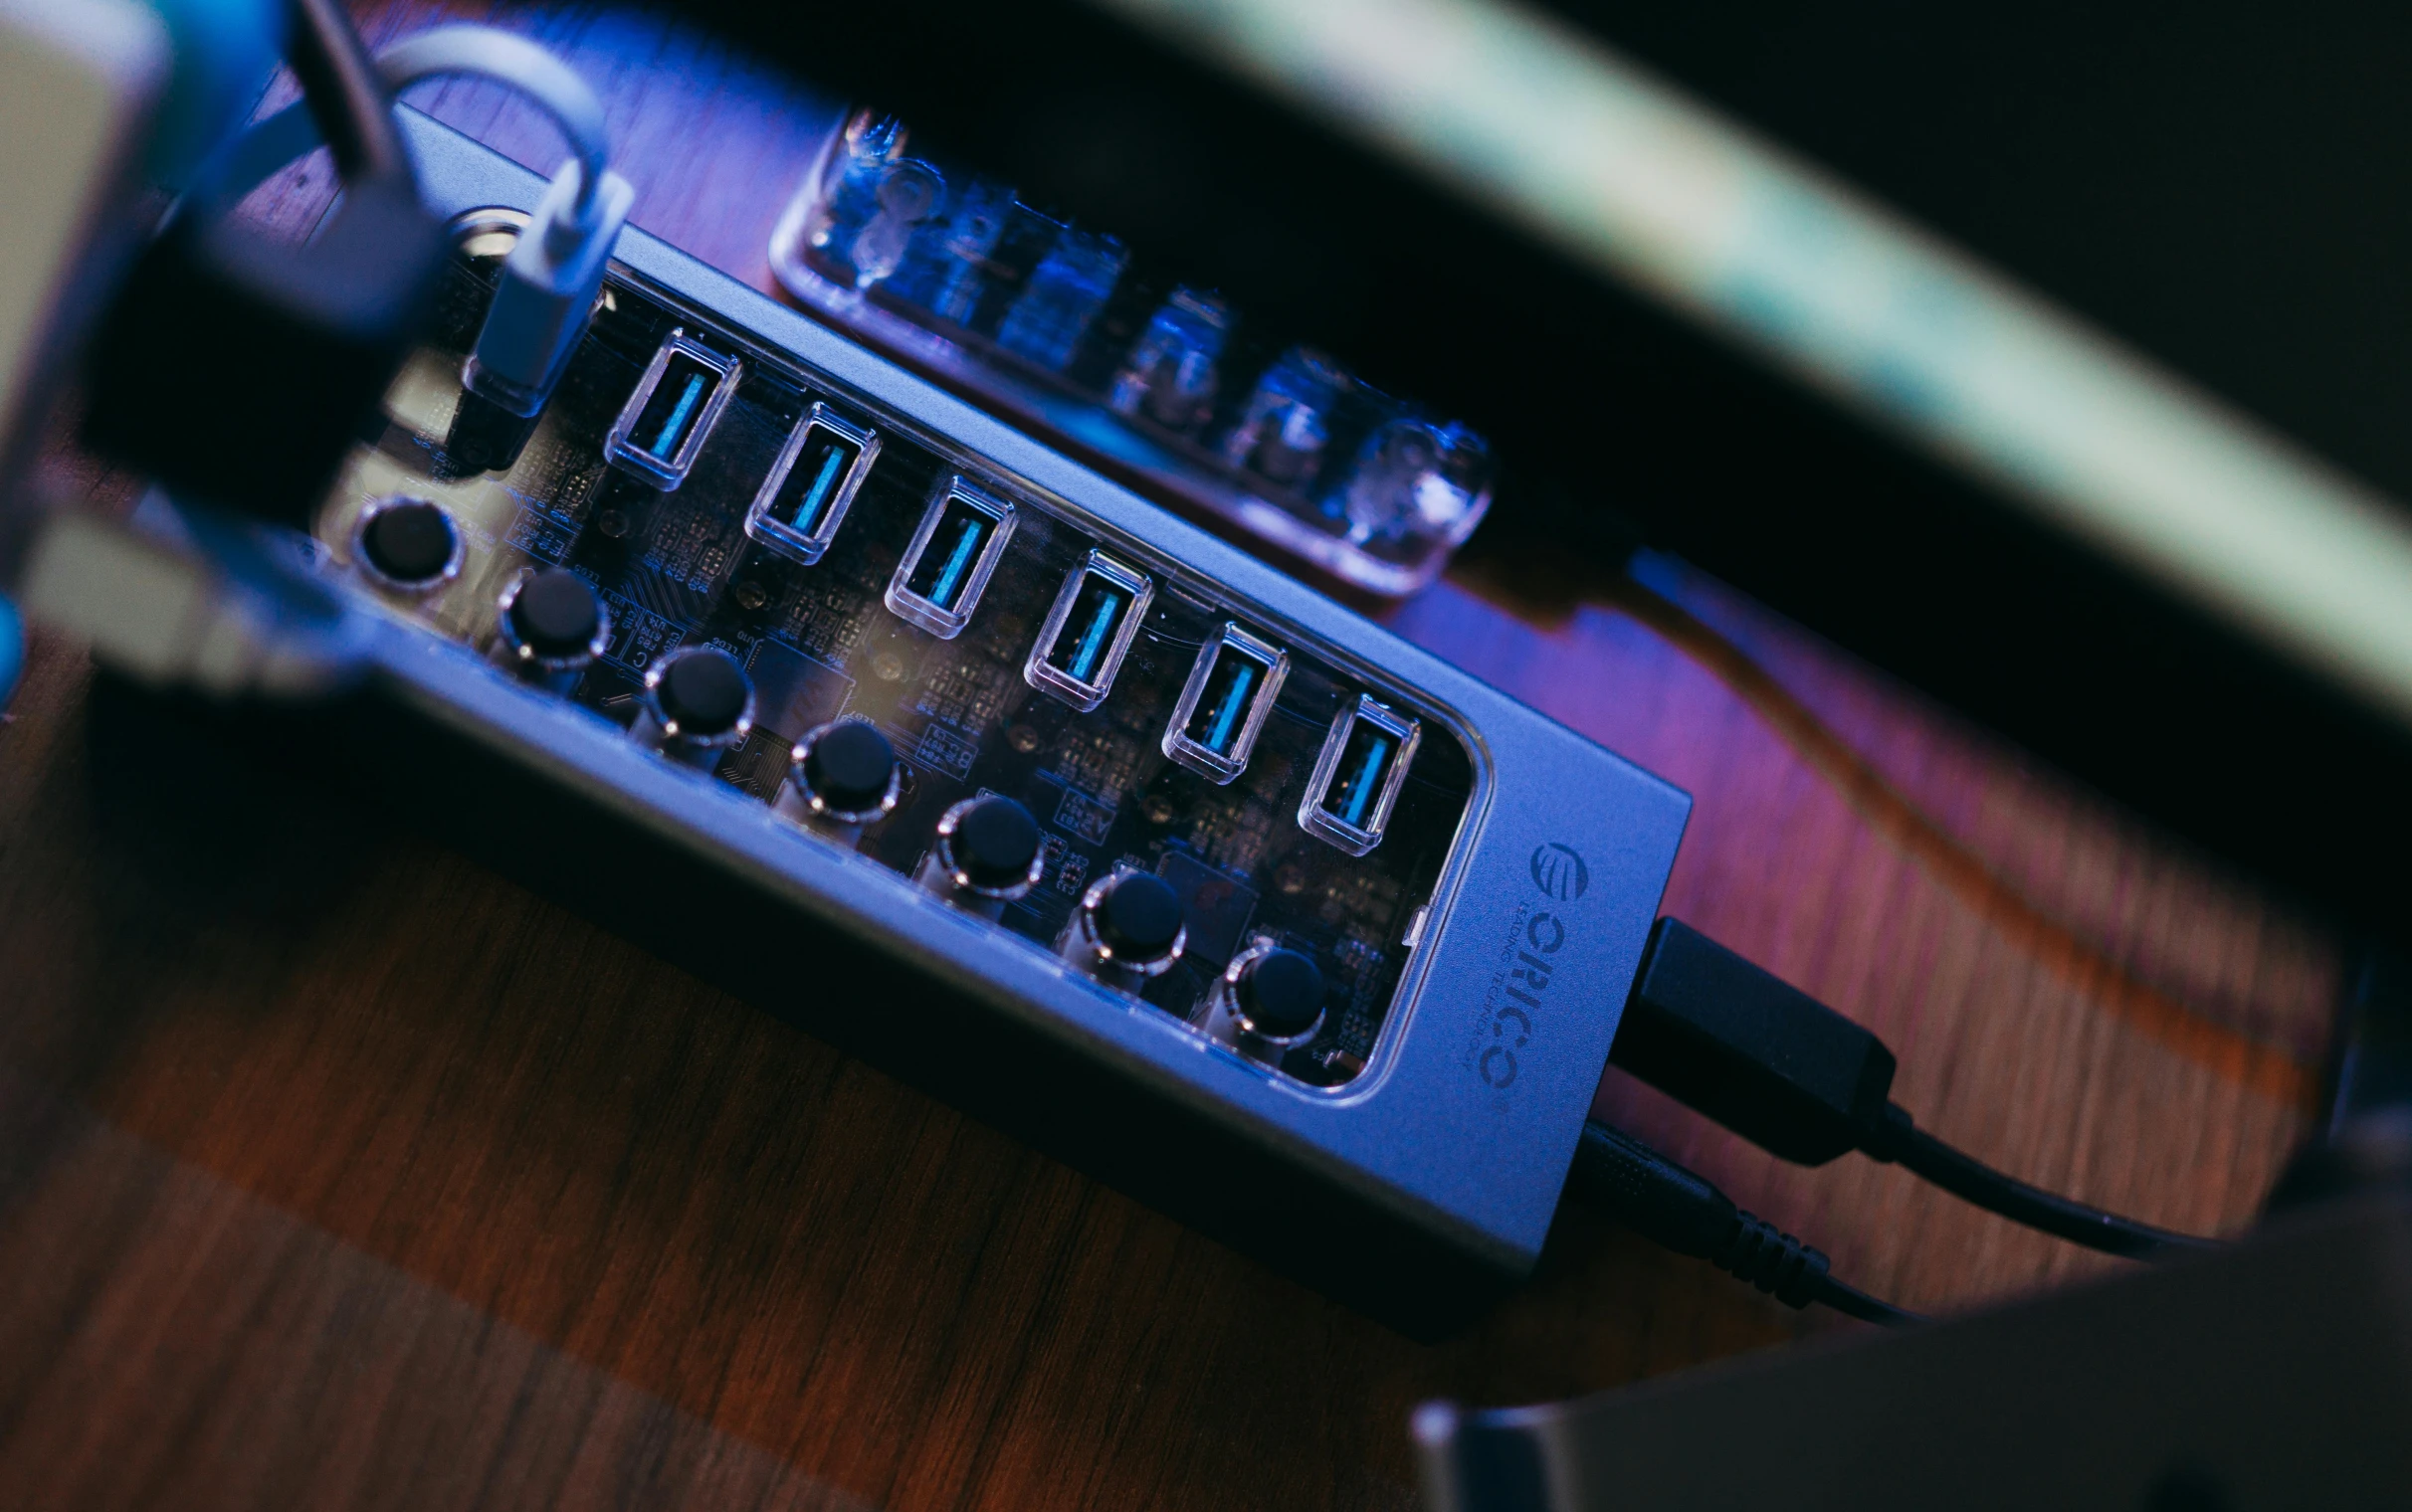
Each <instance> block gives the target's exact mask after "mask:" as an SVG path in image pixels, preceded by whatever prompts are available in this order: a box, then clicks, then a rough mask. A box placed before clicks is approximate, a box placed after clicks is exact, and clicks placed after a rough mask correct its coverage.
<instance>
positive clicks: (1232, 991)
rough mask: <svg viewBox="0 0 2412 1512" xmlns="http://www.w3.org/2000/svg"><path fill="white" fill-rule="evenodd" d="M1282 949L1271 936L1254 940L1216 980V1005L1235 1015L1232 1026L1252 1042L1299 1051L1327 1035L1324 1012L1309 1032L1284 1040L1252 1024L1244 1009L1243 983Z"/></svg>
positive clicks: (1278, 942) (1308, 1029)
mask: <svg viewBox="0 0 2412 1512" xmlns="http://www.w3.org/2000/svg"><path fill="white" fill-rule="evenodd" d="M1281 948H1282V945H1281V942H1280V941H1279V940H1276V939H1274V938H1273V937H1272V936H1270V935H1258V936H1257V937H1256V938H1255V939H1254V940H1251V941H1250V942H1249V944H1248V948H1247V949H1246V950H1243V951H1241V952H1240V953H1239V954H1238V955H1236V956H1233V957H1232V958H1231V964H1230V965H1229V966H1226V967H1224V968H1223V975H1222V976H1221V977H1219V978H1217V979H1216V981H1215V1002H1216V1005H1217V1006H1218V1007H1220V1008H1221V1009H1222V1010H1223V1011H1224V1012H1225V1013H1228V1014H1229V1015H1231V1022H1232V1023H1233V1024H1235V1025H1237V1026H1238V1027H1239V1029H1240V1031H1241V1033H1243V1034H1245V1035H1247V1036H1248V1037H1249V1038H1250V1039H1254V1040H1255V1041H1256V1042H1257V1043H1259V1044H1266V1045H1271V1046H1273V1047H1275V1048H1276V1049H1285V1050H1288V1049H1296V1048H1297V1047H1298V1046H1300V1045H1302V1044H1305V1043H1307V1041H1308V1040H1311V1039H1314V1037H1315V1036H1317V1035H1319V1034H1321V1033H1322V1032H1323V1013H1322V1011H1321V1010H1319V1009H1318V1010H1317V1011H1316V1013H1315V1016H1314V1022H1313V1023H1312V1024H1309V1025H1307V1028H1306V1029H1305V1030H1303V1031H1302V1032H1300V1033H1298V1034H1295V1035H1287V1036H1283V1035H1268V1034H1266V1033H1264V1032H1263V1031H1261V1030H1259V1029H1258V1028H1257V1027H1256V1026H1255V1025H1253V1024H1250V1023H1249V1022H1248V1011H1247V1010H1246V1009H1243V1008H1242V1007H1240V979H1241V978H1242V977H1245V976H1247V975H1248V970H1249V968H1250V967H1252V966H1254V965H1256V963H1257V962H1259V961H1261V960H1263V959H1265V957H1267V956H1269V955H1272V954H1273V953H1274V952H1275V951H1277V950H1279V949H1281Z"/></svg>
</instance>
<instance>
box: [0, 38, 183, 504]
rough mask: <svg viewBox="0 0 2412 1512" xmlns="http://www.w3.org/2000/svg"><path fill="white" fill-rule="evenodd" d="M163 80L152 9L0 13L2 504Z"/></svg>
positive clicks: (95, 280) (106, 255) (108, 264)
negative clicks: (47, 378)
mask: <svg viewBox="0 0 2412 1512" xmlns="http://www.w3.org/2000/svg"><path fill="white" fill-rule="evenodd" d="M167 69H168V49H167V36H166V32H165V30H164V29H163V28H162V27H161V26H160V24H159V20H158V17H157V16H156V15H155V14H153V13H152V12H151V10H150V9H149V8H148V7H147V6H143V5H138V4H134V3H132V0H0V492H5V490H6V489H7V488H8V487H9V485H10V480H11V478H12V477H13V475H14V465H15V464H17V463H20V462H22V461H23V455H24V454H23V449H24V448H26V447H27V446H28V445H29V444H30V435H29V433H30V432H31V430H32V429H33V423H34V420H35V418H36V417H37V416H39V415H40V414H42V413H43V412H44V411H45V410H46V409H47V407H48V406H47V400H48V397H49V385H48V384H47V383H46V381H45V380H44V377H43V375H44V374H46V373H47V372H48V371H49V370H50V368H51V365H52V363H53V362H54V360H55V359H56V358H57V357H58V356H59V355H60V354H61V353H62V352H64V351H65V350H66V349H67V347H68V345H69V344H70V343H71V342H72V341H73V340H74V338H75V336H76V334H77V332H78V330H79V329H80V328H81V323H82V320H83V317H84V316H85V315H87V314H89V313H90V310H91V307H92V305H93V304H94V303H95V302H96V298H97V296H98V295H99V294H100V293H101V292H103V291H104V283H105V281H104V280H103V279H102V278H101V275H104V274H105V273H106V272H107V271H109V269H110V268H112V267H113V266H114V264H115V256H114V253H115V252H121V251H122V250H123V248H122V247H118V248H114V249H112V248H111V247H110V246H109V245H108V244H110V243H111V242H112V241H115V240H117V239H115V238H112V237H111V236H110V235H109V232H110V231H111V230H112V228H111V226H110V225H109V221H110V215H111V212H112V211H113V210H114V209H115V208H117V207H118V206H119V205H120V204H121V203H122V196H123V191H124V189H125V187H126V183H127V173H128V170H129V168H130V166H131V165H132V163H133V162H134V161H135V160H136V159H137V158H138V157H139V155H140V152H141V149H142V147H143V145H144V141H143V138H144V128H145V126H146V125H147V123H148V122H149V119H150V113H151V109H152V107H153V105H154V104H155V103H156V102H157V100H158V97H159V92H160V91H161V89H163V88H164V87H165V85H166V82H167Z"/></svg>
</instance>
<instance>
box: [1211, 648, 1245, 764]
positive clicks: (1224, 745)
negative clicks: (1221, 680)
mask: <svg viewBox="0 0 2412 1512" xmlns="http://www.w3.org/2000/svg"><path fill="white" fill-rule="evenodd" d="M1256 676H1257V669H1256V666H1255V664H1254V663H1252V662H1247V661H1243V662H1241V663H1240V669H1239V673H1238V675H1236V676H1234V677H1233V678H1232V679H1231V689H1230V691H1228V692H1226V693H1225V694H1223V703H1222V706H1221V707H1220V708H1218V709H1216V710H1215V711H1214V733H1212V734H1210V735H1208V736H1207V737H1206V744H1207V746H1208V748H1209V749H1211V750H1215V751H1228V750H1230V749H1231V727H1232V726H1233V725H1235V724H1237V723H1239V720H1240V711H1241V710H1242V709H1244V708H1246V707H1247V706H1248V690H1249V689H1250V688H1252V687H1254V686H1256Z"/></svg>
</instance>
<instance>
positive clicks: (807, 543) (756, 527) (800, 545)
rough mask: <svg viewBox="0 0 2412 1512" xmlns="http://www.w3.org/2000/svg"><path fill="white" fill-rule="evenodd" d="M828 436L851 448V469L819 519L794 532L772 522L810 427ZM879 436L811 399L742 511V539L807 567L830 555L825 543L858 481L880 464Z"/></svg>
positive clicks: (832, 536) (849, 504) (835, 534)
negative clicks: (782, 489)
mask: <svg viewBox="0 0 2412 1512" xmlns="http://www.w3.org/2000/svg"><path fill="white" fill-rule="evenodd" d="M816 426H817V427H819V428H820V429H822V430H825V431H827V432H829V433H830V434H831V435H833V436H836V437H838V438H839V439H840V440H843V441H849V442H852V443H854V446H855V449H856V456H855V460H854V466H852V467H850V468H848V469H847V470H846V475H845V476H844V477H842V478H840V479H839V480H838V489H837V492H836V493H834V494H832V495H831V496H830V500H829V502H828V504H827V505H826V506H824V507H823V509H822V510H821V517H820V518H819V519H818V520H816V521H815V522H814V523H813V527H812V528H811V529H810V530H798V529H796V528H795V527H794V526H793V525H790V524H787V523H786V522H784V521H782V520H778V519H774V518H772V517H771V513H770V511H771V509H772V508H773V507H774V506H775V505H776V504H777V503H778V501H779V490H780V489H781V488H783V487H785V486H786V485H787V474H788V473H790V472H792V471H794V469H795V465H796V459H797V458H799V457H801V456H803V455H804V444H805V443H806V442H807V441H809V440H811V438H812V432H813V429H814V427H816ZM879 457H880V436H879V433H878V432H877V431H874V430H871V429H870V428H868V427H866V426H860V425H857V424H855V423H854V422H853V421H851V420H848V419H847V418H846V417H845V416H843V415H840V414H839V413H837V412H836V411H835V410H832V409H831V408H830V407H829V406H828V405H826V404H823V403H821V402H820V401H819V400H817V399H816V400H814V401H813V402H812V405H811V407H810V408H808V409H806V410H805V412H804V416H803V418H802V419H801V420H798V421H797V422H796V425H795V429H794V430H792V431H790V432H788V433H787V443H786V445H785V446H783V447H781V448H780V449H779V456H778V459H777V460H776V461H774V462H773V463H772V464H771V465H770V475H769V476H768V477H766V478H764V479H763V480H762V486H761V488H760V489H758V490H757V491H756V492H755V493H754V499H753V504H752V507H750V508H748V509H747V510H746V511H745V534H746V535H747V537H748V538H750V539H752V540H755V541H759V542H760V543H761V544H762V545H763V546H764V547H765V548H766V549H768V550H770V551H773V552H776V553H777V554H779V555H780V556H783V557H785V558H787V559H788V560H789V561H791V562H796V563H799V564H801V565H802V566H806V567H810V566H811V565H812V564H813V563H815V562H817V561H819V560H820V559H821V558H822V557H823V556H824V555H825V554H827V552H828V551H829V543H830V542H831V541H834V540H836V539H837V538H838V527H839V526H841V525H843V524H845V523H846V511H847V510H848V509H849V508H851V507H853V505H854V500H855V494H856V492H857V491H858V490H860V489H861V488H862V486H863V479H864V478H866V477H869V476H870V475H871V466H872V464H873V463H875V462H877V461H879Z"/></svg>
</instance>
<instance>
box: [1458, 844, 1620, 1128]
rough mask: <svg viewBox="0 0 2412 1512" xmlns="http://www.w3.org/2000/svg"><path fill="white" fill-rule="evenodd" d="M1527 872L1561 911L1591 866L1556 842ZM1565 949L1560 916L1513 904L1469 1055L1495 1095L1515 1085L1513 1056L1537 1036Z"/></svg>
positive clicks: (1586, 881)
mask: <svg viewBox="0 0 2412 1512" xmlns="http://www.w3.org/2000/svg"><path fill="white" fill-rule="evenodd" d="M1527 869H1529V870H1530V871H1531V873H1532V885H1533V886H1535V887H1537V888H1539V889H1540V890H1541V895H1542V896H1543V897H1545V898H1547V899H1548V900H1549V901H1550V902H1552V903H1555V904H1558V905H1560V906H1561V907H1562V906H1563V905H1565V904H1568V903H1572V902H1575V901H1576V900H1578V899H1580V898H1581V897H1582V895H1583V894H1584V892H1585V891H1587V890H1588V889H1589V888H1590V886H1591V868H1590V867H1589V866H1586V865H1585V864H1583V857H1582V855H1581V853H1580V852H1578V851H1577V850H1575V849H1574V848H1573V847H1572V846H1567V845H1561V844H1559V843H1558V842H1556V841H1547V842H1544V843H1543V844H1541V845H1538V846H1535V847H1534V848H1533V850H1532V859H1531V861H1530V862H1529V864H1528V868H1527ZM1565 948H1566V920H1565V918H1564V917H1563V916H1561V915H1560V914H1558V913H1554V912H1551V911H1550V910H1549V909H1546V908H1535V907H1533V906H1532V904H1530V903H1518V904H1517V905H1516V910H1515V917H1514V919H1513V920H1512V921H1510V922H1509V924H1508V938H1507V939H1506V940H1504V941H1502V942H1501V945H1500V970H1499V974H1498V975H1496V976H1494V977H1493V978H1492V979H1491V992H1490V994H1489V995H1488V997H1487V998H1486V999H1485V1001H1484V1004H1483V1018H1482V1019H1481V1020H1480V1021H1479V1022H1478V1023H1477V1025H1476V1027H1475V1039H1474V1044H1473V1046H1472V1047H1471V1049H1470V1051H1469V1056H1470V1058H1471V1059H1472V1060H1473V1062H1474V1071H1475V1074H1476V1075H1478V1076H1480V1077H1482V1078H1483V1084H1484V1085H1485V1086H1488V1087H1490V1088H1491V1089H1492V1090H1493V1091H1495V1092H1505V1091H1506V1090H1508V1088H1509V1087H1511V1086H1513V1085H1515V1078H1516V1075H1517V1072H1518V1070H1519V1066H1518V1062H1517V1059H1516V1055H1517V1052H1518V1051H1520V1050H1522V1049H1523V1048H1524V1047H1525V1046H1527V1045H1529V1044H1531V1043H1532V1039H1533V1036H1534V1035H1536V1034H1538V1033H1539V1032H1540V1031H1539V1020H1540V1018H1541V1011H1542V1006H1543V1004H1544V1003H1545V1001H1546V1000H1547V997H1548V993H1549V984H1550V982H1551V981H1553V980H1554V979H1555V978H1556V976H1557V960H1556V957H1557V953H1558V952H1559V951H1561V950H1564V949H1565ZM1561 996H1563V994H1562V993H1561Z"/></svg>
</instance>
